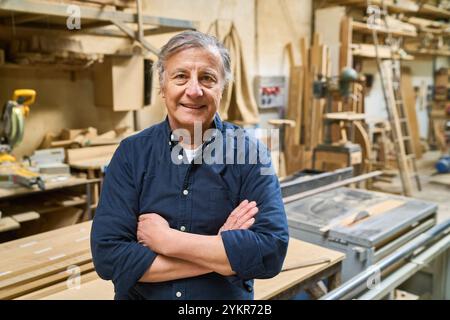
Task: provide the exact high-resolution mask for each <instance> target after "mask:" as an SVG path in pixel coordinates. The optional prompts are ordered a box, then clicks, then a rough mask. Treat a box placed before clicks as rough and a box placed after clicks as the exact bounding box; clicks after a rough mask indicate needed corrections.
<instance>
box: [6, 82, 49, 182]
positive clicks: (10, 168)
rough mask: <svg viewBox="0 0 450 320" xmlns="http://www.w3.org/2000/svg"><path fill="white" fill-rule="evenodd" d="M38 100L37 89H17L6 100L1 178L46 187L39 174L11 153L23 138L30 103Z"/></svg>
mask: <svg viewBox="0 0 450 320" xmlns="http://www.w3.org/2000/svg"><path fill="white" fill-rule="evenodd" d="M35 100H36V91H34V90H31V89H19V90H15V91H14V94H13V97H12V99H11V100H9V101H8V102H6V104H5V106H4V108H3V111H2V115H1V119H0V180H1V181H9V182H12V183H17V184H21V185H25V186H27V187H31V186H33V185H35V184H37V185H38V186H39V188H40V189H44V188H45V186H44V182H43V180H42V179H41V177H40V176H39V174H37V173H35V172H33V171H30V170H28V169H27V168H25V167H24V166H23V165H21V164H20V163H19V162H17V160H16V158H15V157H14V156H13V155H12V154H11V152H12V150H13V149H14V147H16V146H18V145H19V144H20V143H21V142H22V139H23V134H24V130H25V118H26V117H27V116H28V114H29V113H30V105H31V104H33V103H34V101H35Z"/></svg>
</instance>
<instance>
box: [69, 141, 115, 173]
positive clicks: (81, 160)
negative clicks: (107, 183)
mask: <svg viewBox="0 0 450 320" xmlns="http://www.w3.org/2000/svg"><path fill="white" fill-rule="evenodd" d="M118 146H119V145H107V146H99V147H89V148H78V149H69V150H67V163H68V164H69V165H70V166H71V167H74V168H78V169H101V168H102V167H103V166H104V165H107V164H108V163H109V161H110V160H111V158H112V156H113V154H114V152H115V151H116V149H117V147H118Z"/></svg>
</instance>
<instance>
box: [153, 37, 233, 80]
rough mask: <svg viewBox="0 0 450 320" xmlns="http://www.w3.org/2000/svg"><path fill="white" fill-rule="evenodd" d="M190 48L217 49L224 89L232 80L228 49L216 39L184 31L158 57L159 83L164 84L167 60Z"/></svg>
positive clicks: (172, 39) (169, 42) (164, 47)
mask: <svg viewBox="0 0 450 320" xmlns="http://www.w3.org/2000/svg"><path fill="white" fill-rule="evenodd" d="M189 48H205V49H211V48H213V49H216V50H217V51H218V52H219V54H220V57H221V59H222V76H223V79H224V84H223V85H224V87H225V86H226V85H227V83H228V82H229V81H230V80H231V78H232V74H231V60H230V54H229V52H228V49H227V48H225V47H224V45H223V44H222V43H221V42H220V41H219V40H217V38H216V37H214V36H212V35H209V34H206V33H202V32H199V31H191V30H189V31H184V32H181V33H179V34H177V35H175V36H173V37H172V38H171V39H170V40H169V41H168V42H167V43H166V44H165V45H164V46H163V47H162V48H161V51H160V52H159V55H158V62H157V63H156V69H157V71H158V76H159V83H160V85H161V87H162V86H163V84H164V71H165V64H166V62H167V59H169V58H170V57H171V56H172V55H173V54H175V53H177V52H180V51H182V50H186V49H189Z"/></svg>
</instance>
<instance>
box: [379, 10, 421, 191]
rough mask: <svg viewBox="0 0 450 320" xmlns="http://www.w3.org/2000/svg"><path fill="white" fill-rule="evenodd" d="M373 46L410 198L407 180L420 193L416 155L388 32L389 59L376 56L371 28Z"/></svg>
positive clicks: (399, 160)
mask: <svg viewBox="0 0 450 320" xmlns="http://www.w3.org/2000/svg"><path fill="white" fill-rule="evenodd" d="M382 17H383V22H384V24H385V27H386V30H389V25H388V23H387V21H386V11H385V12H384V13H383V14H382ZM372 35H373V42H374V46H375V55H376V61H377V67H378V72H379V73H380V80H381V88H382V90H383V96H384V100H385V103H386V111H387V114H388V118H389V122H390V123H391V128H392V136H393V140H394V141H393V142H394V148H395V152H396V156H397V164H398V168H399V171H400V179H401V182H402V188H403V194H404V195H406V196H411V195H412V184H411V180H412V178H414V179H415V180H416V184H417V189H418V190H419V191H420V190H421V185H420V178H419V174H418V172H417V164H416V155H415V152H414V144H413V143H412V137H411V127H410V124H409V122H408V119H407V115H406V109H405V104H404V102H403V98H402V94H401V88H400V59H399V55H398V54H397V52H395V51H394V48H393V46H392V44H393V41H392V34H391V33H390V32H388V35H387V36H388V40H390V41H389V44H390V48H391V59H386V60H384V61H381V58H380V56H379V53H378V46H379V42H378V34H377V30H376V28H372Z"/></svg>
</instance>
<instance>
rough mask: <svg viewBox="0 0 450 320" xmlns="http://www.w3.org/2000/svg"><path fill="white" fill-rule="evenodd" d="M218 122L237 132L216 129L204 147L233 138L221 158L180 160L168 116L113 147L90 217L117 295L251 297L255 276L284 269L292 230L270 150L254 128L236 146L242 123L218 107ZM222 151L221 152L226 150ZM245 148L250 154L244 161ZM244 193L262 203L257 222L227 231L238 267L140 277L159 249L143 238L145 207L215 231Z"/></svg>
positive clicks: (186, 227) (98, 254)
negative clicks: (228, 272) (153, 279)
mask: <svg viewBox="0 0 450 320" xmlns="http://www.w3.org/2000/svg"><path fill="white" fill-rule="evenodd" d="M214 126H215V128H216V129H217V130H218V131H217V132H218V133H222V134H223V137H228V138H229V137H230V136H231V138H229V139H228V138H223V139H218V138H217V134H216V135H213V136H212V138H210V139H209V141H207V142H206V143H205V144H204V147H203V150H204V151H206V148H208V147H212V146H213V144H214V143H216V147H217V143H218V142H219V143H221V144H223V147H224V148H225V147H227V146H230V145H231V146H232V148H231V150H232V152H231V153H230V152H229V150H230V149H228V151H226V152H225V151H224V152H223V159H222V160H223V161H222V163H221V162H220V161H216V162H217V163H211V162H209V164H208V163H205V161H204V162H203V163H201V164H198V163H196V162H198V161H197V160H194V161H193V162H191V163H181V164H176V163H174V162H173V161H172V158H173V156H172V153H173V149H174V148H175V147H177V146H179V145H178V144H177V142H176V141H173V135H171V130H170V126H169V123H168V120H167V119H166V120H165V121H163V122H161V123H159V124H157V125H154V126H152V127H150V128H147V129H145V130H143V131H142V132H140V133H138V134H136V135H134V136H131V137H129V138H127V139H125V140H123V141H122V142H121V144H120V145H119V147H118V149H117V151H116V152H115V154H114V156H113V158H112V160H111V162H110V164H109V165H108V168H107V170H106V174H105V179H104V183H103V187H102V192H101V197H100V201H99V205H98V208H97V210H96V214H95V217H94V221H93V224H92V232H91V250H92V256H93V262H94V265H95V269H96V271H97V273H98V274H99V276H100V277H101V278H103V279H106V280H112V281H113V283H114V287H115V298H116V299H253V290H252V288H253V279H255V278H258V279H265V278H271V277H274V276H275V275H277V274H278V273H279V272H280V270H281V267H282V264H283V261H284V258H285V256H286V250H287V245H288V240H289V235H288V227H287V220H286V214H285V211H284V206H283V202H282V196H281V191H280V186H279V182H278V179H277V176H276V175H274V174H267V170H273V169H272V167H271V163H270V155H269V152H268V150H267V148H266V147H265V146H264V145H263V144H261V143H260V142H258V141H257V140H256V139H254V138H252V137H250V136H249V135H248V134H245V135H244V141H245V143H244V148H243V149H242V148H241V149H240V148H238V146H239V142H237V141H236V140H237V139H238V138H236V137H235V136H233V135H230V133H232V132H234V131H236V130H237V129H239V128H238V127H236V126H234V125H232V124H230V123H227V122H222V121H221V120H220V118H219V116H218V115H216V116H215V118H214ZM239 130H242V129H239ZM230 141H233V142H234V143H232V144H231V143H230ZM241 146H242V145H241ZM255 149H256V150H257V151H258V152H259V156H258V157H257V158H256V161H252V159H250V158H251V156H249V154H250V153H251V150H253V151H254V150H255ZM181 150H182V149H181ZM224 150H225V149H224ZM213 155H216V152H213ZM217 155H218V156H219V157H221V154H220V152H219V153H217ZM230 155H231V158H233V159H234V163H232V164H230V163H229V162H230V159H231V158H230ZM240 155H241V156H242V155H244V157H245V161H242V159H243V158H240V161H239V159H238V158H239V156H240ZM226 157H229V158H228V162H226V161H225V160H226ZM200 158H201V157H200ZM242 162H244V163H243V164H242ZM264 170H266V171H265V172H264ZM263 172H264V173H263ZM272 172H273V171H272ZM245 199H247V200H249V201H256V203H257V206H258V208H259V212H258V213H257V214H256V216H255V219H256V221H255V223H254V224H253V226H252V227H251V228H250V229H247V230H228V231H223V232H222V233H221V237H222V240H223V243H224V247H225V251H226V254H227V257H228V260H229V262H230V265H231V267H232V269H233V271H234V272H235V273H236V275H233V276H222V275H220V274H218V273H215V272H211V273H208V274H205V275H201V276H196V277H191V278H185V279H179V280H173V281H166V282H158V283H141V282H138V280H139V279H140V278H141V277H142V275H143V274H144V273H145V272H146V271H147V269H148V268H149V267H150V266H151V264H152V262H153V261H154V259H155V257H156V255H157V254H156V253H155V252H153V251H152V250H151V249H149V248H148V247H145V246H143V245H141V244H140V243H138V242H137V239H136V233H137V223H138V217H139V215H140V214H144V213H149V212H154V213H158V214H159V215H161V216H162V217H163V218H164V219H166V220H167V221H168V223H169V225H170V227H171V228H174V229H178V230H182V231H185V232H190V233H195V234H200V235H216V234H217V233H218V231H219V229H220V227H221V226H222V225H223V224H224V223H225V221H226V220H227V218H228V216H229V215H230V213H231V212H232V211H233V210H234V208H235V207H237V206H238V205H239V203H240V202H241V201H243V200H245ZM177 293H178V294H177Z"/></svg>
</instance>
